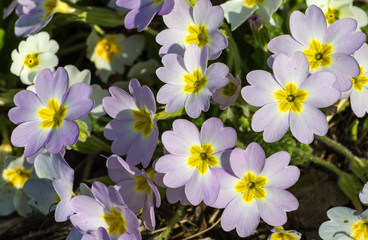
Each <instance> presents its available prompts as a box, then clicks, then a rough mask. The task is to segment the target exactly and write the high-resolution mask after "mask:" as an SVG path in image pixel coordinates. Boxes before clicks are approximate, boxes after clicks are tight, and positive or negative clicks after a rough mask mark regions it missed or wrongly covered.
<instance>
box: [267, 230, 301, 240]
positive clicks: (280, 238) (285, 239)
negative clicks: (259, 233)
mask: <svg viewBox="0 0 368 240" xmlns="http://www.w3.org/2000/svg"><path fill="white" fill-rule="evenodd" d="M270 240H297V238H296V237H295V236H294V235H293V234H291V233H287V232H275V233H274V234H272V237H271V239H270Z"/></svg>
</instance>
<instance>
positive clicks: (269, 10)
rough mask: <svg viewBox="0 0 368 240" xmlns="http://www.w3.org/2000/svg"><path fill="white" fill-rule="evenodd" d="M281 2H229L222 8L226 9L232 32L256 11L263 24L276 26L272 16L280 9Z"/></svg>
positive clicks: (241, 0) (260, 0)
mask: <svg viewBox="0 0 368 240" xmlns="http://www.w3.org/2000/svg"><path fill="white" fill-rule="evenodd" d="M281 2H282V1H281V0H229V1H227V2H225V3H223V4H221V7H222V8H223V9H224V13H225V18H226V20H227V22H228V23H230V24H231V30H235V29H236V28H238V27H239V26H240V25H241V24H242V23H244V22H245V20H247V19H248V18H249V17H250V16H251V15H252V14H253V13H254V12H255V11H256V10H258V12H259V15H260V16H261V18H262V21H263V22H265V23H267V24H271V25H274V26H275V25H276V23H275V21H274V20H273V19H272V14H273V13H274V12H276V10H277V9H278V8H279V7H280V5H281Z"/></svg>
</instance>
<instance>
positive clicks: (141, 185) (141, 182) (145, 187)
mask: <svg viewBox="0 0 368 240" xmlns="http://www.w3.org/2000/svg"><path fill="white" fill-rule="evenodd" d="M146 173H147V176H148V177H149V178H150V179H151V180H152V179H153V175H154V174H155V171H154V170H153V169H152V170H150V171H147V172H146ZM134 177H135V178H137V179H138V180H137V182H136V183H135V189H136V190H137V191H138V192H147V194H148V196H151V193H152V189H151V187H150V185H149V184H148V181H147V179H146V178H145V177H144V176H134Z"/></svg>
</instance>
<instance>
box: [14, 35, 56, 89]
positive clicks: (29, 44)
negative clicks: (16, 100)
mask: <svg viewBox="0 0 368 240" xmlns="http://www.w3.org/2000/svg"><path fill="white" fill-rule="evenodd" d="M58 50H59V44H58V43H57V42H56V41H55V40H50V35H49V34H48V33H47V32H40V33H38V34H35V35H32V36H29V37H28V38H27V39H26V40H25V41H21V42H20V43H19V46H18V50H17V49H14V50H13V52H12V55H11V57H12V60H13V63H12V65H11V67H10V71H11V72H12V73H13V74H15V75H17V76H19V77H20V80H21V81H22V83H24V84H26V85H31V84H33V81H34V79H35V77H36V75H37V74H38V73H39V72H40V71H41V70H42V69H44V68H50V69H51V70H54V67H56V66H57V65H58V62H59V60H58V57H57V56H56V55H55V53H56V52H57V51H58Z"/></svg>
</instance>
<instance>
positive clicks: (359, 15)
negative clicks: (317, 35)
mask: <svg viewBox="0 0 368 240" xmlns="http://www.w3.org/2000/svg"><path fill="white" fill-rule="evenodd" d="M312 4H314V5H316V6H317V7H319V8H321V9H322V11H323V13H324V14H325V16H326V20H327V24H332V23H333V22H335V21H337V20H339V19H341V18H354V19H355V20H356V21H357V22H358V28H361V27H364V26H365V25H367V23H368V18H367V14H366V13H365V12H364V11H363V10H362V9H361V8H359V7H356V6H353V0H307V5H308V6H310V5H312Z"/></svg>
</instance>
